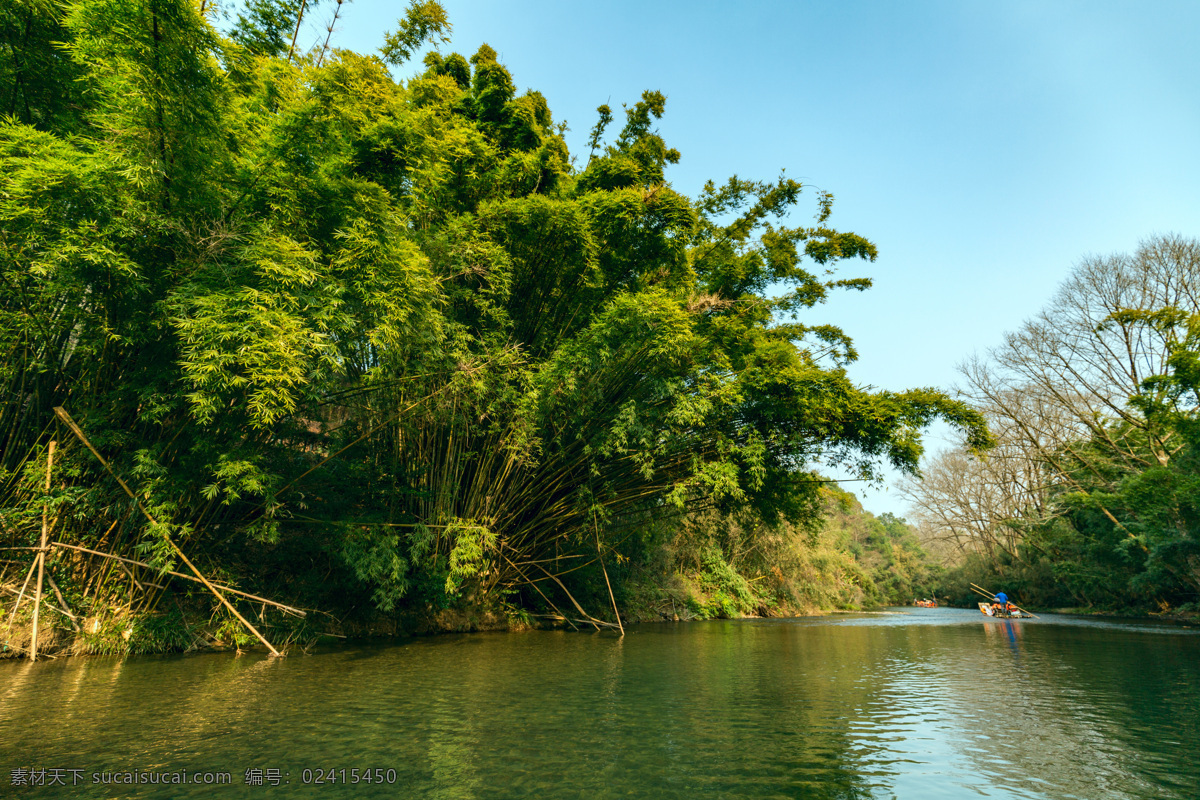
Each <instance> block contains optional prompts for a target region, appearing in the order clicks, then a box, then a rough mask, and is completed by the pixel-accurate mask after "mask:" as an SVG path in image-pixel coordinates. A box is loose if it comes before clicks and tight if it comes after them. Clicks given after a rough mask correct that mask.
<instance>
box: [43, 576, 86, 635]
mask: <svg viewBox="0 0 1200 800" xmlns="http://www.w3.org/2000/svg"><path fill="white" fill-rule="evenodd" d="M46 579H47V580H49V581H50V588H51V589H53V590H54V596H55V597H57V598H58V602H59V604H60V605H62V609H60V610H59V613H60V614H62V615H63V616H65V617H66V618H67V619H68V620H70V621H71V627H72V628H74V629H75V632H76V633H79V623H78V622H77V620H78V619H79V617H77V616H75V615H74V614H72V613H71V607H70V606H69V605H67V600H66V598H65V597H63V593H62V592H60V591H59V590H58V584H57V583H55V582H54V576H53V575H51V574H50V573H49V572H47V573H46Z"/></svg>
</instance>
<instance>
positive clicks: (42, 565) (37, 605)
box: [29, 439, 57, 661]
mask: <svg viewBox="0 0 1200 800" xmlns="http://www.w3.org/2000/svg"><path fill="white" fill-rule="evenodd" d="M56 445H57V442H55V441H54V440H53V439H51V440H50V447H49V450H48V451H47V453H46V494H50V473H51V471H52V470H53V469H54V448H55V446H56ZM49 537H50V501H49V499H47V500H46V501H45V502H44V503H43V504H42V543H41V546H40V547H39V548H38V554H37V573H38V579H37V593H36V594H35V595H34V601H33V638H32V639H31V640H30V642H29V660H30V661H37V640H38V621H39V617H40V616H41V613H42V578H43V573H45V571H46V550H47V549H49V548H48V547H47V546H46V540H47V539H48V538H49Z"/></svg>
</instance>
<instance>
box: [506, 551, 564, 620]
mask: <svg viewBox="0 0 1200 800" xmlns="http://www.w3.org/2000/svg"><path fill="white" fill-rule="evenodd" d="M504 560H505V561H507V562H508V563H509V565H510V566H512V568H513V569H515V570H516V571H517V574H518V575H520V576H521V577H522V578H525V582H526V583H528V584H529V585H530V586H532V587H533V589H534V591H535V592H537V593H538V594H540V595H541V596H542V599H543V600H545V601H546V604H547V605H549V606H550V607H551V608H553V609H554V613H556V614H558V616H559V618H560V619H564V620H566V621H567V624H568V625H570V626H571V627H572V628H575V630H579V628H578V627H576V625H575V623H574V622H572V621H571V620H570V619H567V616H566V615H565V614H563V613H562V612H561V611H559V610H558V606H556V605H554V603H552V602H550V598H549V597H546V594H545V592H543V591H542V590H541V588H539V587H538V585H537V584H536V583H534V582H533V581H531V580H529V578H526V577H525V573H524V572H521V568H520V567H518V566H517V565H516V564H513V562H512V560H511V559H509V557H508V556H504Z"/></svg>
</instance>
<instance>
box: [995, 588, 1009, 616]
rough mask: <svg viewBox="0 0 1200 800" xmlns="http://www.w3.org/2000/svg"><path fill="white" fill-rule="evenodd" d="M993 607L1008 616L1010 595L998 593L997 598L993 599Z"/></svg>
mask: <svg viewBox="0 0 1200 800" xmlns="http://www.w3.org/2000/svg"><path fill="white" fill-rule="evenodd" d="M992 606H993V608H995V610H996V611H1003V612H1004V613H1005V614H1007V613H1008V612H1009V608H1008V595H1006V594H1005V593H1004V592H996V596H995V597H993V598H992Z"/></svg>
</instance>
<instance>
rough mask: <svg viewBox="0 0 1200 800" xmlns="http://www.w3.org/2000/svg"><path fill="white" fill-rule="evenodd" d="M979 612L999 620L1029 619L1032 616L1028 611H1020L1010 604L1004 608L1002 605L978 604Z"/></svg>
mask: <svg viewBox="0 0 1200 800" xmlns="http://www.w3.org/2000/svg"><path fill="white" fill-rule="evenodd" d="M979 610H980V611H982V612H983V613H984V614H986V615H987V616H989V617H998V618H1000V619H1029V618H1030V617H1032V616H1033V614H1030V613H1029V612H1028V611H1022V610H1021V609H1019V608H1016V607H1014V606H1012V605H1011V604H1010V605H1009V606H1008V607H1007V608H1006V607H1005V606H1004V604H1002V603H980V604H979Z"/></svg>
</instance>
